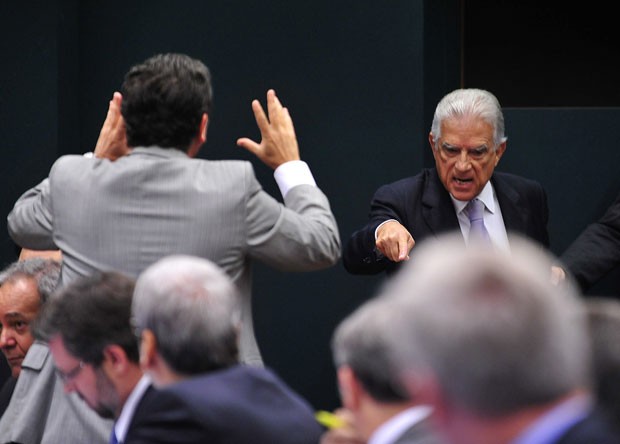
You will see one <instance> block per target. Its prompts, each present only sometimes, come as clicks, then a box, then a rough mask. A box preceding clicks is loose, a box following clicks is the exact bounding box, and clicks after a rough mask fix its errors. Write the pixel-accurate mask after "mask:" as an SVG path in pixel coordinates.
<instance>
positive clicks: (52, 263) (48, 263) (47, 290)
mask: <svg viewBox="0 0 620 444" xmlns="http://www.w3.org/2000/svg"><path fill="white" fill-rule="evenodd" d="M59 276H60V262H58V261H56V260H53V259H45V258H38V257H37V258H31V259H25V260H22V261H17V262H13V263H12V264H10V265H8V266H7V267H6V268H5V269H4V270H2V271H0V286H2V285H4V284H5V283H9V282H10V283H13V282H16V281H18V280H20V279H33V280H34V281H35V282H36V284H37V290H38V292H39V298H40V301H41V304H45V302H46V301H47V299H48V298H49V296H50V295H51V294H52V293H53V292H54V290H55V289H56V285H57V284H58V278H59Z"/></svg>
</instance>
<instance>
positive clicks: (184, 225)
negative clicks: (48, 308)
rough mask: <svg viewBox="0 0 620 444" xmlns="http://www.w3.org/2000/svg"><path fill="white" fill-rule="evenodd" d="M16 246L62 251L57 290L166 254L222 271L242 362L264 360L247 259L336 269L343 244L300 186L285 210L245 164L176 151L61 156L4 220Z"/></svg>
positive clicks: (135, 270)
mask: <svg viewBox="0 0 620 444" xmlns="http://www.w3.org/2000/svg"><path fill="white" fill-rule="evenodd" d="M8 226H9V233H10V235H11V237H12V238H13V240H14V241H15V242H16V243H17V244H18V245H20V246H21V247H25V248H29V249H35V250H37V249H38V250H41V249H55V248H59V249H60V250H61V251H62V253H63V269H62V275H61V285H62V284H66V283H67V282H70V281H71V280H73V279H75V278H76V277H78V276H84V275H88V274H90V273H92V272H94V271H96V270H118V271H121V272H124V273H126V274H129V275H133V276H137V275H138V274H139V273H140V272H141V271H143V270H144V269H145V268H146V267H147V266H149V265H150V264H152V263H153V262H155V261H157V260H158V259H160V258H162V257H164V256H167V255H170V254H189V255H194V256H199V257H204V258H207V259H210V260H211V261H213V262H215V263H216V264H218V265H219V266H221V267H222V268H223V269H224V270H225V271H226V272H227V273H228V274H229V275H230V276H231V277H232V279H233V281H234V282H235V283H236V284H237V286H238V288H239V289H240V293H241V298H242V328H241V344H240V351H241V359H242V361H244V362H246V363H251V364H260V363H261V362H262V360H261V357H260V352H259V350H258V347H257V344H256V340H255V338H254V331H253V326H252V317H251V316H252V312H251V285H252V279H251V267H250V265H251V262H252V260H253V259H256V260H259V261H262V262H265V263H266V264H268V265H270V266H273V267H275V268H277V269H280V270H287V271H309V270H317V269H321V268H325V267H328V266H331V265H333V264H334V263H335V262H336V261H337V260H338V259H339V257H340V253H341V251H340V237H339V233H338V227H337V224H336V221H335V218H334V216H333V214H332V212H331V209H330V206H329V202H328V200H327V197H326V196H325V195H324V194H323V193H322V192H321V190H319V189H318V188H317V187H314V186H310V185H299V186H296V187H294V188H292V189H291V190H289V192H288V193H287V195H286V196H285V198H284V205H283V204H281V203H280V202H278V201H277V200H276V199H274V198H273V197H272V196H270V195H269V194H268V193H267V192H265V191H264V190H263V189H262V188H261V186H260V184H259V183H258V181H257V180H256V177H255V175H254V171H253V168H252V165H251V164H250V163H249V162H245V161H207V160H199V159H190V158H188V157H187V155H186V154H185V153H183V152H181V151H179V150H175V149H163V148H158V147H148V148H136V149H134V150H133V152H132V153H131V154H130V155H127V156H125V157H122V158H120V159H118V160H117V161H115V162H110V161H108V160H103V159H95V158H85V157H83V156H76V155H70V156H63V157H61V158H60V159H58V160H57V161H56V162H55V164H54V165H53V166H52V169H51V171H50V174H49V177H48V178H47V179H46V180H44V181H43V182H41V183H40V184H39V185H38V186H36V187H35V188H33V189H31V190H29V191H27V192H26V193H25V194H23V195H22V196H21V197H20V198H19V199H18V201H17V202H16V204H15V206H14V208H13V210H12V211H11V213H10V214H9V216H8Z"/></svg>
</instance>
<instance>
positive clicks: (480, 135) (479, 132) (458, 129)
mask: <svg viewBox="0 0 620 444" xmlns="http://www.w3.org/2000/svg"><path fill="white" fill-rule="evenodd" d="M439 139H440V140H438V142H440V143H448V144H450V145H453V146H457V147H461V148H476V147H479V146H481V145H487V146H491V145H492V144H493V126H492V125H491V124H490V123H489V122H487V121H486V120H484V119H482V118H481V117H472V116H465V117H452V118H450V119H446V120H444V121H443V122H442V124H441V136H440V138H439Z"/></svg>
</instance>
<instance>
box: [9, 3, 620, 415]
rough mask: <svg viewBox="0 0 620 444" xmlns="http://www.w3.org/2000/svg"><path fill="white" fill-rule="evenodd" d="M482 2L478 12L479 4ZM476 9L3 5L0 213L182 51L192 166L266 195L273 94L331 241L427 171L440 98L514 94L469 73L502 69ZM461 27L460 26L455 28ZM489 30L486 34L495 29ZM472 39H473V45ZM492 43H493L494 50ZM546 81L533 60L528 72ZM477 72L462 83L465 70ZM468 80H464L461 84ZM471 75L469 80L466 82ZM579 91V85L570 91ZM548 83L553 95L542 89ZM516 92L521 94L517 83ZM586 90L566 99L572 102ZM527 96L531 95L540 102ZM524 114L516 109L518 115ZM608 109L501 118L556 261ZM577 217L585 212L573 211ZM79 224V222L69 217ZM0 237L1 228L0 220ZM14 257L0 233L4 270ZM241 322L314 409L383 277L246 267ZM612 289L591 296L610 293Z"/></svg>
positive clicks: (599, 157)
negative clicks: (247, 181) (545, 221)
mask: <svg viewBox="0 0 620 444" xmlns="http://www.w3.org/2000/svg"><path fill="white" fill-rule="evenodd" d="M483 3H484V2H483ZM476 5H478V2H473V1H472V2H469V1H468V2H466V1H463V2H455V1H451V0H428V1H423V0H390V1H389V2H385V3H382V4H380V5H379V4H378V3H377V2H376V1H370V0H341V1H337V2H334V1H331V2H330V1H323V0H318V1H314V2H295V1H293V2H281V1H274V0H267V1H262V2H258V1H252V0H229V1H226V2H224V1H222V2H204V1H198V0H185V1H180V2H171V1H164V0H153V1H150V2H134V1H119V0H109V1H107V2H100V1H95V0H82V1H77V0H56V1H43V0H34V1H31V2H28V3H23V4H19V5H18V4H13V3H12V2H2V3H1V4H0V26H1V28H0V29H2V31H0V32H2V37H3V38H2V39H1V43H0V45H2V46H0V48H1V49H2V50H3V52H2V53H3V54H5V61H4V63H3V68H2V74H1V76H2V77H1V79H2V84H1V85H2V86H1V87H0V88H1V91H2V92H1V94H0V122H1V123H0V140H2V144H3V145H2V154H3V157H2V158H3V162H2V163H1V164H0V165H1V167H0V168H2V170H1V173H2V174H0V180H2V190H3V193H2V197H1V198H0V214H8V212H9V211H10V209H11V207H12V205H13V203H14V201H15V199H17V197H18V196H19V195H20V194H21V193H22V192H24V191H25V190H26V189H28V188H29V187H31V186H33V185H34V184H36V183H37V182H39V181H40V180H41V179H43V178H44V177H45V176H46V174H47V172H48V170H49V168H50V166H51V164H52V163H53V161H54V160H55V159H56V158H57V157H58V156H59V155H62V154H67V153H82V152H85V151H89V150H91V149H92V148H93V146H94V143H95V141H96V139H97V135H98V132H99V128H100V125H101V122H102V121H103V119H104V117H105V112H106V108H107V102H108V100H109V98H110V97H111V95H112V92H113V91H115V90H117V89H118V88H119V87H120V84H121V82H122V77H123V75H124V73H125V72H126V71H127V69H128V68H129V67H130V66H131V65H133V64H134V63H137V62H140V61H142V60H143V59H145V58H146V57H149V56H151V55H153V54H155V53H159V52H168V51H174V52H185V53H188V54H190V55H191V56H194V57H197V58H200V59H201V60H203V61H204V62H205V63H206V64H207V65H208V66H209V67H210V68H211V70H212V74H213V82H214V90H215V112H214V114H213V116H211V123H210V127H209V133H208V141H207V144H206V146H205V147H204V148H203V152H202V153H201V156H202V157H204V158H210V159H218V158H238V159H248V160H250V161H252V162H253V163H254V166H255V170H256V173H257V176H258V177H259V180H260V181H261V183H262V184H263V185H264V187H265V188H266V189H267V190H268V191H269V192H270V193H271V194H272V195H274V196H276V197H277V198H279V192H278V191H277V187H276V185H275V183H274V181H273V178H272V172H271V170H269V169H268V168H267V167H265V166H264V165H262V164H260V162H257V161H255V159H253V158H252V157H251V156H250V155H249V154H247V153H245V152H244V151H242V150H241V149H240V148H237V147H236V145H235V140H236V139H237V138H238V137H240V136H251V137H254V138H257V137H259V134H258V130H257V129H256V128H255V123H254V121H253V116H252V112H251V109H250V102H251V100H252V99H254V98H259V99H261V100H262V101H263V102H264V97H265V92H266V90H267V89H268V88H274V89H275V90H276V91H277V92H278V94H279V95H280V96H281V98H282V100H283V101H284V103H285V104H286V106H288V107H289V109H290V110H291V114H292V117H293V120H294V122H295V126H296V130H297V134H298V137H299V141H300V149H301V154H302V158H303V159H304V160H306V161H307V162H308V163H309V164H310V166H311V168H312V170H313V173H314V175H315V178H316V180H317V182H318V184H319V185H320V186H321V188H322V189H323V190H324V191H325V193H326V194H327V195H328V197H329V198H330V202H331V204H332V208H333V210H334V213H335V215H336V218H337V220H338V223H339V228H340V233H341V236H342V239H343V242H345V241H346V239H347V238H348V236H349V235H350V233H351V232H352V231H353V230H355V229H356V228H358V227H359V226H360V225H362V224H363V223H364V222H365V219H366V215H367V211H368V203H369V200H370V198H371V196H372V194H373V192H374V191H375V190H376V188H377V187H378V186H379V185H381V184H383V183H386V182H390V181H393V180H396V179H398V178H401V177H404V176H407V175H411V174H413V173H415V172H417V171H418V170H419V169H420V168H422V167H423V166H430V165H431V164H432V156H431V155H430V151H429V148H428V146H427V142H426V136H427V133H428V129H429V127H430V121H431V118H432V112H433V110H434V106H435V104H436V103H437V101H438V100H439V99H440V98H441V96H443V95H444V94H445V93H447V92H449V91H450V90H452V89H454V88H456V87H459V86H460V85H461V84H464V85H465V86H477V87H483V88H488V89H490V90H492V91H494V92H497V91H496V90H499V92H498V97H499V99H500V102H502V97H503V95H504V92H503V91H510V90H512V89H516V90H518V89H519V88H520V86H519V82H518V81H519V78H520V76H513V77H512V78H511V77H510V76H509V75H506V74H502V77H501V79H502V80H500V81H496V82H493V83H492V80H497V79H495V78H494V76H492V75H489V76H488V78H480V77H475V75H474V74H472V71H471V70H469V71H466V70H465V68H466V67H467V66H469V67H471V64H468V63H464V61H467V60H470V58H471V60H475V61H476V64H475V65H474V66H476V67H477V68H478V71H479V72H492V67H494V66H498V65H502V64H503V63H505V62H506V61H507V60H510V54H509V53H508V54H506V53H503V52H501V51H499V52H492V53H491V54H487V55H486V56H481V55H480V54H479V53H477V52H476V48H477V49H478V50H480V49H484V48H485V45H484V43H485V40H484V39H480V38H479V36H478V40H477V42H478V43H477V44H476V45H473V47H472V48H467V47H465V46H464V45H465V42H467V41H470V42H471V41H472V40H471V39H472V38H474V37H472V36H471V34H467V30H468V29H469V30H471V29H472V28H471V27H469V28H468V27H467V26H464V24H465V25H466V24H467V23H475V19H476V18H477V17H478V18H480V17H481V16H482V17H484V15H483V14H481V13H480V12H479V11H480V10H482V11H487V10H488V8H480V9H479V10H478V13H472V12H471V9H468V8H471V7H472V6H476ZM465 18H467V20H464V19H465ZM489 19H490V21H487V22H484V23H483V25H482V26H485V28H484V29H492V26H491V24H493V23H495V22H493V20H491V19H493V18H492V17H490V18H489ZM474 41H476V40H474ZM488 41H493V38H492V37H489V40H488ZM541 70H542V71H543V72H544V70H545V68H544V66H541V65H540V64H536V66H535V67H533V68H532V71H533V72H538V71H541ZM473 72H474V73H475V70H474V71H473ZM466 73H467V75H465V74H466ZM472 75H473V77H472ZM576 85H578V83H576ZM546 88H549V86H546ZM523 90H528V88H526V87H523ZM577 90H579V91H580V92H581V93H582V92H583V91H582V90H581V88H577V87H576V88H574V89H570V88H567V89H566V90H563V92H564V93H565V94H563V95H566V96H568V97H570V96H571V94H575V92H576V91H577ZM535 96H536V95H535ZM518 106H524V105H518ZM618 117H619V111H618V109H616V108H567V107H565V106H563V107H562V108H541V107H540V105H539V104H537V103H532V104H529V107H528V108H522V107H519V108H517V107H507V108H506V119H507V134H508V137H509V150H508V152H507V154H506V156H505V157H504V159H503V160H502V164H501V165H500V169H502V170H506V171H512V172H515V173H518V174H522V175H525V176H530V177H532V178H535V179H538V180H540V181H541V182H543V184H544V185H545V187H546V188H547V191H548V193H549V201H550V208H551V221H550V227H549V228H550V232H551V236H552V249H553V250H554V252H557V253H559V252H561V251H562V250H563V249H564V248H565V247H566V246H567V245H568V243H569V242H570V240H572V239H573V238H574V237H575V236H576V235H577V234H578V233H579V231H580V230H581V229H583V227H584V226H585V225H586V224H587V223H588V222H590V221H592V220H594V219H595V218H596V217H597V216H599V215H600V213H602V211H603V210H604V208H605V207H606V205H608V204H609V203H611V201H612V200H613V198H614V197H615V194H616V193H617V192H618V190H620V180H619V178H618V176H619V175H618V174H617V168H615V167H614V166H615V165H617V164H618V162H617V161H618V160H619V159H618V157H619V156H620V154H619V153H618V150H617V149H616V148H615V147H616V146H618V143H617V142H620V140H618V139H619V138H620V136H619V135H618V134H617V132H614V131H613V130H614V128H615V125H614V123H615V122H616V121H618ZM577 204H579V205H581V204H583V206H584V207H585V212H583V213H582V214H580V215H579V216H573V215H572V209H573V208H574V207H575V206H576V205H577ZM76 217H79V214H76ZM0 229H3V230H4V231H5V232H6V224H5V221H4V219H3V218H0ZM15 258H16V248H15V246H14V245H13V244H12V242H11V241H10V239H9V238H8V236H0V263H2V264H6V263H9V262H11V261H12V260H14V259H15ZM254 275H255V286H254V311H255V322H256V330H257V336H258V340H259V345H260V347H261V350H262V352H263V355H264V359H265V361H266V363H267V364H268V365H269V366H271V367H273V368H274V369H275V370H276V371H277V372H279V373H280V374H281V375H282V376H283V377H284V378H285V379H286V380H287V381H288V382H289V383H290V384H291V385H292V386H293V387H294V388H295V389H297V390H298V391H300V392H301V393H302V394H303V395H304V396H305V397H306V398H308V399H309V400H310V402H311V403H312V404H313V405H314V406H315V407H316V408H327V409H331V408H334V407H335V406H337V405H338V399H337V391H336V387H335V383H334V369H333V367H332V365H331V357H330V351H329V339H330V336H331V333H332V331H333V328H334V327H335V325H336V324H337V323H338V321H340V320H341V319H342V318H343V317H344V316H345V315H346V314H347V313H349V312H350V311H351V310H353V309H354V308H355V307H356V306H357V305H359V304H360V303H361V302H362V301H364V300H366V299H368V298H369V297H371V296H372V295H373V294H374V292H375V289H376V288H377V286H378V285H380V283H381V279H382V278H381V277H360V276H350V275H347V274H346V272H345V271H344V269H343V268H342V266H341V265H340V264H338V265H337V266H335V267H334V268H331V269H329V270H325V271H321V272H313V273H289V274H284V273H279V272H277V271H274V270H271V269H269V268H268V267H265V266H262V265H260V264H257V266H256V267H255V274H254ZM618 282H620V281H619V278H618V277H615V276H611V277H608V278H607V280H606V281H605V282H603V283H602V285H601V287H599V288H597V289H595V291H597V292H599V293H610V294H617V292H618V288H619V286H618Z"/></svg>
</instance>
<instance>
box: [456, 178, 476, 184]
mask: <svg viewBox="0 0 620 444" xmlns="http://www.w3.org/2000/svg"><path fill="white" fill-rule="evenodd" d="M472 180H473V179H471V178H468V179H464V178H460V177H455V178H454V181H455V182H457V183H459V184H466V183H470V182H471V181H472Z"/></svg>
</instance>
